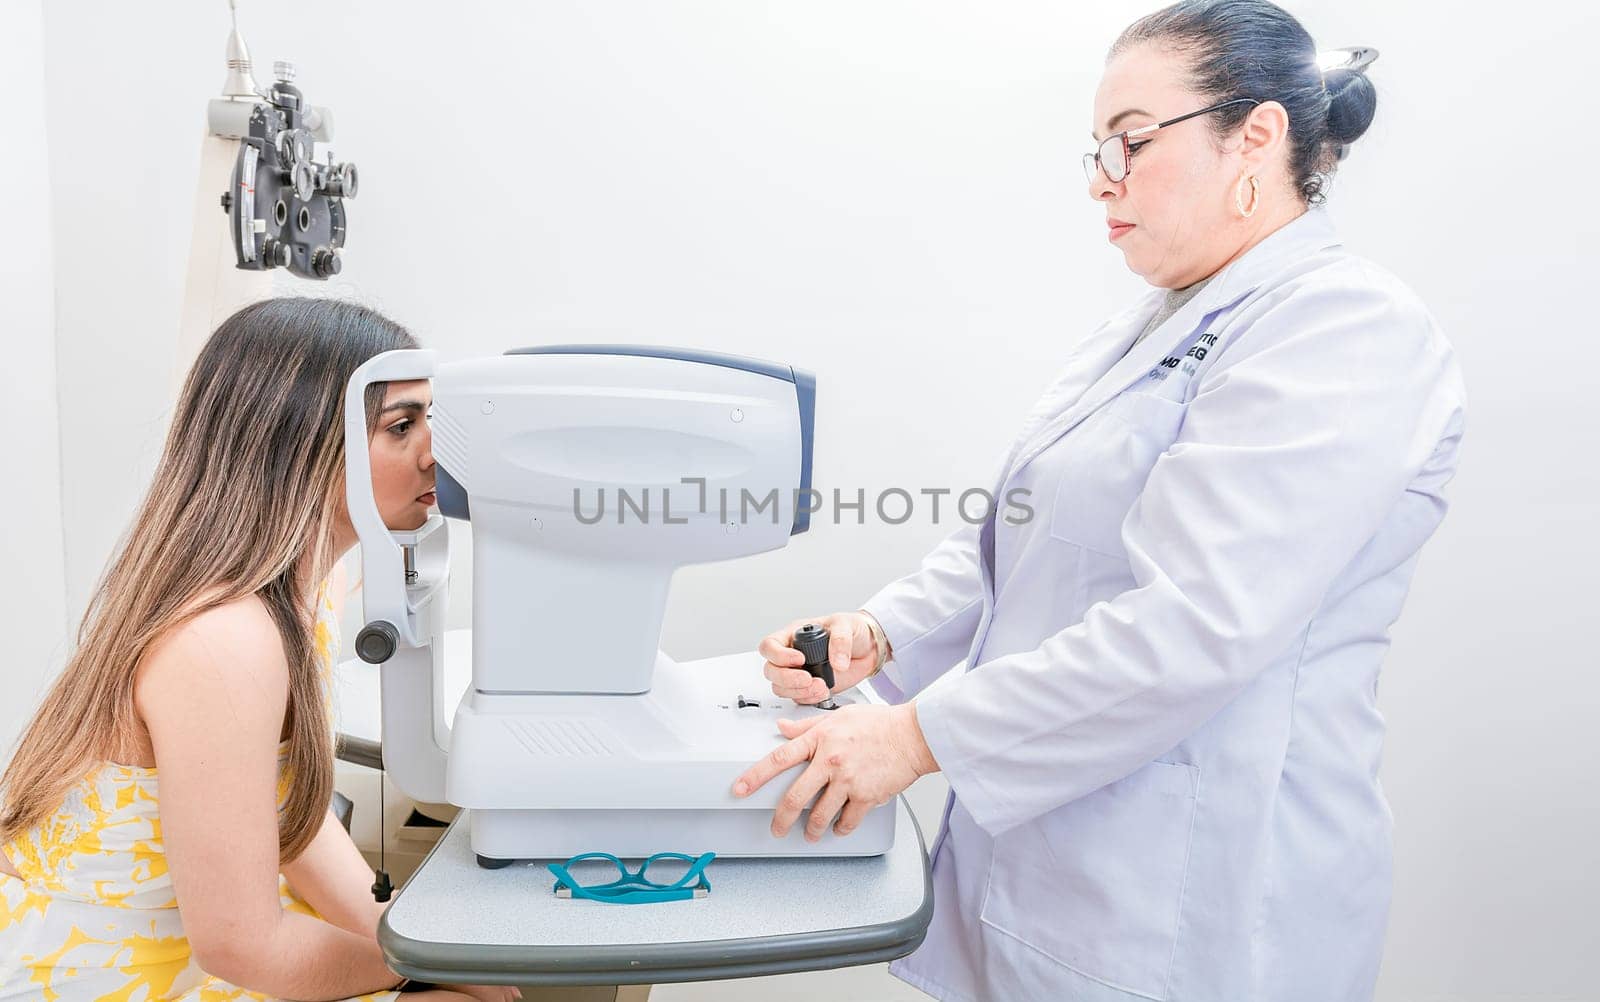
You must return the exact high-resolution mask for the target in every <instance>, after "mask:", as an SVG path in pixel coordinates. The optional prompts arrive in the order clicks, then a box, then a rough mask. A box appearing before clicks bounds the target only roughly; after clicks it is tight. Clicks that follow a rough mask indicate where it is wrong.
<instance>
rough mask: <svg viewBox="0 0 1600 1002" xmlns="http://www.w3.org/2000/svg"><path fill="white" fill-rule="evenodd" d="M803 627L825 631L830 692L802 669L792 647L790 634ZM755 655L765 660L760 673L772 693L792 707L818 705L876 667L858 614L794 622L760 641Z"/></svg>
mask: <svg viewBox="0 0 1600 1002" xmlns="http://www.w3.org/2000/svg"><path fill="white" fill-rule="evenodd" d="M807 623H815V624H816V625H817V626H820V627H822V628H824V629H826V630H827V631H828V664H829V665H831V666H832V667H833V688H832V690H831V691H830V690H829V688H828V685H827V683H825V682H824V681H823V680H822V679H820V678H815V677H813V676H812V675H811V673H810V672H807V671H806V669H805V663H806V656H805V655H804V654H802V653H800V652H799V651H797V650H795V649H794V648H793V647H791V646H789V645H790V644H792V643H794V632H795V631H796V630H798V629H800V628H801V627H802V626H805V625H806V624H807ZM756 652H757V653H758V654H760V655H761V656H762V657H764V658H766V659H767V663H766V664H765V665H764V666H763V667H762V669H761V670H762V673H763V674H765V675H766V677H767V681H768V682H771V683H772V693H773V695H775V696H779V697H781V698H783V699H792V700H794V701H795V702H796V703H820V702H822V701H823V700H824V699H827V698H828V697H829V696H831V695H832V694H833V693H835V692H843V691H844V690H846V689H849V688H851V687H853V686H855V685H857V684H859V683H860V682H861V680H862V679H864V678H866V677H867V675H868V674H869V673H871V671H872V666H873V665H874V664H876V663H877V657H878V652H877V648H876V646H875V645H874V644H873V641H872V633H871V632H870V631H869V630H868V629H867V616H866V613H862V612H836V613H834V614H833V615H831V616H818V617H813V618H811V619H797V620H795V621H794V622H792V623H790V624H789V625H788V626H785V627H784V628H783V629H781V630H779V631H777V632H776V633H770V634H768V635H767V636H765V637H763V638H762V639H761V643H760V645H759V646H758V647H757V648H756Z"/></svg>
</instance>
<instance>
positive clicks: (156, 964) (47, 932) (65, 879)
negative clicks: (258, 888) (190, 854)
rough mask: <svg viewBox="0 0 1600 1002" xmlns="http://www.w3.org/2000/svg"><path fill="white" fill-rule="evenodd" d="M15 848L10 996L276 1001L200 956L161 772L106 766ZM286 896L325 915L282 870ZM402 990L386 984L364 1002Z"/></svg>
mask: <svg viewBox="0 0 1600 1002" xmlns="http://www.w3.org/2000/svg"><path fill="white" fill-rule="evenodd" d="M317 605H318V615H317V624H316V643H317V652H318V665H319V666H320V668H321V669H322V676H323V685H324V692H325V693H326V694H327V696H328V698H329V699H331V698H332V691H333V664H334V660H335V658H336V657H337V654H338V650H339V641H338V625H337V620H336V619H335V617H334V610H333V603H332V600H331V596H330V595H329V593H328V590H327V587H326V586H324V588H323V589H322V590H321V591H320V592H319V593H318V597H317ZM330 706H331V703H330ZM330 716H331V714H330ZM288 748H289V746H288V742H283V743H281V744H279V746H278V809H279V810H280V811H281V810H282V809H283V807H284V805H285V803H287V801H288V794H289V788H290V785H291V781H292V775H291V774H290V771H289V770H288V769H287V767H286V764H287V758H288ZM4 848H5V854H6V855H7V856H8V857H9V858H10V860H11V862H12V864H13V865H14V866H15V868H16V870H17V871H18V872H19V873H20V874H22V879H20V880H19V879H17V878H16V877H13V876H11V875H9V874H7V873H3V872H0V1002H10V1000H13V999H30V1000H33V999H38V1000H44V1002H54V1000H63V1002H90V1000H91V999H92V1000H94V1002H234V1000H239V999H268V998H269V997H268V996H266V995H263V994H261V993H260V992H253V991H249V990H247V989H244V988H240V987H237V986H235V985H231V984H229V983H227V982H225V981H222V980H220V979H218V978H214V977H212V976H211V975H209V974H207V973H206V972H204V971H203V970H201V969H200V967H199V965H198V964H196V963H195V962H194V959H193V958H192V957H191V956H190V953H189V941H188V939H187V938H185V936H184V933H183V920H182V919H181V918H180V917H179V915H178V900H177V897H176V895H175V894H174V893H173V890H172V877H171V875H170V874H169V873H168V872H167V860H166V856H165V855H164V853H163V851H162V844H161V818H160V817H159V816H158V814H157V811H156V771H155V769H149V768H144V767H142V766H127V765H117V764H114V763H109V762H108V763H105V764H103V765H101V766H100V767H98V768H97V769H95V771H93V772H91V773H90V774H89V775H88V776H85V777H84V779H83V780H82V781H81V782H80V783H79V784H78V785H77V786H76V787H74V788H73V789H72V791H71V792H69V793H68V794H67V797H66V799H65V801H64V802H63V803H62V805H61V807H60V808H59V809H58V810H57V811H56V812H55V814H54V815H52V816H51V817H49V818H48V819H46V820H45V821H43V822H42V823H40V824H39V825H38V826H36V827H35V828H34V829H33V830H32V831H30V832H27V833H25V834H23V835H21V836H19V837H18V838H16V839H15V840H13V841H12V842H11V843H10V844H9V845H7V846H5V847H4ZM278 894H279V898H280V899H281V900H282V902H283V907H284V908H286V909H288V910H290V911H296V912H301V913H303V914H307V915H313V916H316V915H317V912H316V910H315V909H314V908H312V907H311V906H310V905H309V904H307V903H306V902H305V901H304V900H303V899H302V898H300V896H299V895H297V894H296V893H295V892H294V889H293V888H291V887H290V886H289V882H288V880H286V879H285V878H284V877H283V876H281V875H280V876H279V878H278ZM317 917H320V916H317ZM398 997H399V993H397V992H393V991H381V992H374V993H372V994H369V995H362V996H360V997H359V1002H391V1000H395V999H397V998H398ZM349 1002H358V1000H349Z"/></svg>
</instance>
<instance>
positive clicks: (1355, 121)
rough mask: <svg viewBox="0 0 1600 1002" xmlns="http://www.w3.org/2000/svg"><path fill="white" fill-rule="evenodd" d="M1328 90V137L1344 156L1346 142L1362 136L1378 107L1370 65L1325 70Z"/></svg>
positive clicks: (1324, 79)
mask: <svg viewBox="0 0 1600 1002" xmlns="http://www.w3.org/2000/svg"><path fill="white" fill-rule="evenodd" d="M1322 82H1323V85H1324V86H1325V87H1327V89H1328V140H1329V141H1330V142H1332V143H1334V144H1335V146H1336V147H1337V148H1338V154H1339V156H1340V157H1341V158H1342V157H1343V155H1344V149H1343V147H1345V146H1346V145H1348V144H1350V143H1353V142H1355V141H1356V140H1357V139H1360V138H1361V136H1362V135H1363V134H1364V133H1365V132H1366V131H1367V128H1368V126H1370V125H1372V117H1373V115H1374V114H1375V113H1376V112H1377V110H1378V89H1377V88H1376V87H1374V86H1373V85H1372V81H1371V80H1368V79H1367V74H1366V67H1365V66H1360V67H1349V66H1341V67H1338V68H1336V69H1331V70H1329V71H1328V72H1326V73H1324V74H1323V76H1322Z"/></svg>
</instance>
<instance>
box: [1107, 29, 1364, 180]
mask: <svg viewBox="0 0 1600 1002" xmlns="http://www.w3.org/2000/svg"><path fill="white" fill-rule="evenodd" d="M1142 42H1160V43H1166V44H1168V45H1171V46H1173V47H1175V48H1176V49H1177V50H1178V51H1179V52H1180V53H1182V54H1183V55H1184V56H1185V57H1186V58H1187V60H1188V63H1189V72H1190V75H1191V81H1192V86H1193V89H1194V90H1195V92H1196V93H1198V94H1201V95H1203V96H1204V97H1206V98H1207V99H1210V100H1213V101H1223V100H1227V99H1229V98H1235V97H1251V98H1255V99H1256V100H1258V101H1276V102H1278V103H1279V104H1281V105H1283V107H1284V110H1285V111H1287V112H1288V113H1289V171H1290V174H1291V176H1292V177H1293V180H1294V185H1295V188H1296V189H1297V190H1298V191H1299V192H1300V194H1301V196H1302V197H1304V198H1305V200H1306V201H1307V202H1308V203H1311V204H1316V203H1318V202H1321V201H1323V200H1324V198H1326V195H1327V184H1328V178H1329V176H1330V175H1331V174H1332V173H1333V169H1334V166H1335V165H1336V164H1337V163H1338V162H1339V161H1340V160H1343V159H1344V156H1345V153H1346V152H1347V150H1348V147H1349V145H1350V144H1351V143H1353V142H1355V141H1356V140H1357V139H1359V138H1361V135H1362V133H1364V132H1366V131H1367V127H1368V126H1369V125H1371V124H1372V116H1373V113H1374V111H1376V109H1377V106H1378V92H1377V89H1376V88H1374V87H1373V86H1372V81H1370V80H1368V79H1367V77H1366V74H1365V73H1364V72H1363V71H1361V70H1357V69H1348V68H1340V69H1333V70H1329V71H1328V72H1327V73H1326V74H1324V73H1322V72H1321V71H1320V70H1319V69H1318V67H1317V49H1316V45H1315V43H1313V42H1312V40H1311V36H1310V35H1309V34H1307V32H1306V29H1305V28H1304V27H1302V26H1301V24H1300V22H1299V21H1297V20H1295V17H1294V15H1292V14H1290V13H1289V12H1288V11H1286V10H1284V9H1283V8H1281V7H1279V6H1277V5H1276V4H1273V3H1270V2H1268V0H1183V2H1181V3H1175V4H1173V5H1172V6H1170V7H1166V8H1163V9H1162V10H1158V11H1156V12H1155V13H1154V14H1150V15H1148V16H1146V17H1143V18H1140V19H1139V20H1138V21H1135V22H1134V23H1133V24H1131V25H1129V26H1128V28H1127V30H1126V31H1124V32H1123V33H1122V35H1121V37H1119V38H1118V39H1117V41H1116V44H1115V45H1113V46H1112V47H1111V55H1113V56H1114V55H1116V54H1117V53H1119V52H1122V51H1123V50H1125V49H1128V48H1131V47H1132V46H1134V45H1136V44H1139V43H1142ZM1252 108H1253V106H1252V105H1243V104H1241V105H1235V106H1234V107H1232V108H1224V109H1223V110H1221V111H1218V112H1216V113H1215V114H1213V115H1211V116H1210V120H1211V122H1212V127H1213V129H1214V131H1215V132H1216V134H1217V136H1218V137H1219V138H1220V137H1222V136H1225V135H1227V134H1228V133H1229V132H1231V131H1233V130H1234V129H1236V128H1238V126H1239V124H1240V123H1242V122H1243V121H1244V120H1245V118H1246V116H1248V115H1249V114H1250V111H1251V109H1252Z"/></svg>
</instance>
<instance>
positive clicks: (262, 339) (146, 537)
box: [0, 299, 417, 861]
mask: <svg viewBox="0 0 1600 1002" xmlns="http://www.w3.org/2000/svg"><path fill="white" fill-rule="evenodd" d="M416 346H417V343H416V340H415V339H414V338H413V337H412V336H411V335H410V334H409V333H408V332H407V331H406V329H405V328H404V327H402V326H400V325H399V324H397V323H395V322H394V321H392V320H389V319H388V318H386V317H384V316H382V315H381V314H379V313H376V312H374V311H372V310H370V309H367V308H366V307H364V306H359V305H357V304H355V303H349V302H343V301H339V300H329V299H269V300H266V301H264V302H260V303H255V304H253V305H251V306H246V307H245V308H244V309H242V310H240V311H239V312H237V313H235V314H233V316H231V317H229V318H228V319H227V320H224V321H223V322H222V325H221V326H220V327H218V328H217V330H216V332H215V333H214V334H212V335H211V337H210V339H208V340H207V341H206V343H205V346H204V347H202V348H201V350H200V354H199V356H198V357H197V358H196V359H195V363H194V365H193V367H192V368H191V369H190V370H189V375H188V378H187V379H185V380H184V384H183V390H182V392H181V393H180V394H179V396H178V403H177V407H176V409H175V411H174V414H173V418H172V424H171V427H170V428H169V429H168V431H167V439H166V445H165V446H164V447H163V449H162V453H161V459H160V462H159V463H158V464H157V466H156V471H155V475H154V477H153V478H152V480H151V483H150V487H149V489H148V490H147V491H146V493H145V497H144V500H143V501H142V502H140V504H139V508H138V512H137V514H135V516H134V521H133V525H132V527H131V528H130V529H129V531H128V532H127V533H126V534H125V535H124V536H123V540H122V543H121V546H120V549H119V551H118V553H116V554H115V555H114V556H113V557H112V560H111V563H110V565H109V567H108V568H107V570H106V572H105V574H104V576H102V577H101V579H100V583H99V584H98V585H97V586H96V588H95V593H94V595H93V596H92V597H91V599H90V602H89V608H88V611H87V612H85V613H84V617H83V624H82V627H81V628H80V630H79V633H78V647H77V650H76V651H74V652H73V654H72V657H71V658H70V659H69V660H68V662H67V666H66V668H65V669H63V670H62V672H61V674H60V675H59V676H58V677H57V679H56V682H55V683H54V685H53V687H52V688H51V690H50V693H49V694H48V695H47V696H46V697H45V700H44V702H43V704H41V706H40V707H39V709H38V711H37V712H36V713H35V714H34V717H33V720H32V721H31V722H30V723H29V725H28V728H27V730H26V731H25V732H24V733H23V736H22V738H21V742H20V743H19V744H18V745H17V753H16V755H15V756H14V757H13V758H12V760H11V764H10V765H9V766H7V767H6V772H5V774H4V776H3V777H0V787H3V789H4V792H5V797H4V800H5V806H4V810H3V811H0V844H3V843H4V842H6V841H8V840H9V839H11V838H13V837H14V836H15V835H16V834H17V833H18V832H21V831H25V830H28V829H29V828H31V827H32V826H33V825H35V824H37V823H39V822H40V821H41V820H42V819H43V818H46V817H48V816H49V814H50V812H51V811H53V810H55V809H56V807H57V806H58V805H60V803H61V801H62V798H63V797H65V796H66V795H67V793H68V791H69V790H70V789H71V787H72V784H73V783H74V782H77V781H78V779H80V778H81V777H82V776H83V774H84V773H83V770H85V769H87V768H89V766H90V764H91V763H93V762H96V761H100V760H103V759H105V758H107V757H109V756H110V755H112V754H113V753H115V752H118V751H121V750H123V749H126V748H128V747H131V746H133V745H134V743H135V742H136V741H138V740H139V739H138V736H137V735H138V731H139V719H138V714H137V711H136V707H135V705H134V698H135V676H136V673H137V667H138V665H139V663H140V661H141V659H142V658H143V657H144V656H145V654H146V653H147V652H148V651H149V650H150V648H151V647H152V645H154V644H156V643H157V642H159V639H160V638H161V637H162V636H163V635H165V634H166V633H167V631H169V630H172V629H175V628H177V627H179V626H181V625H182V624H183V623H184V622H187V621H188V620H189V619H190V618H191V617H193V616H195V615H198V614H200V613H202V612H204V611H206V610H207V609H211V608H215V607H216V606H219V605H222V604H224V603H226V602H230V601H233V600H235V599H238V598H242V597H244V596H246V595H256V596H258V597H259V598H260V600H261V602H262V604H263V606H264V607H265V608H266V611H267V614H268V615H269V616H271V617H272V620H273V623H274V624H275V625H276V626H277V629H278V634H279V636H280V637H281V639H282V642H283V653H284V659H285V660H286V661H287V662H288V668H289V692H288V702H287V706H286V707H285V710H284V714H285V717H286V718H287V720H288V724H289V748H288V759H287V763H286V765H285V770H286V774H292V775H293V777H294V780H293V782H291V783H290V784H289V787H288V794H287V800H286V801H285V802H284V804H283V806H282V808H281V809H280V812H279V814H278V852H279V858H280V859H282V860H286V861H287V860H293V859H295V858H296V857H298V856H299V855H300V853H301V852H303V851H304V850H305V847H306V846H307V845H309V844H310V843H311V840H312V838H313V837H314V836H315V835H316V834H317V832H318V831H319V830H320V828H321V824H322V819H323V818H324V817H326V816H327V812H328V799H329V798H330V797H332V796H333V734H332V730H331V728H330V727H329V724H328V721H329V719H330V718H329V707H328V706H327V703H326V700H325V698H324V695H323V677H322V668H323V664H322V663H321V662H320V661H319V652H318V650H317V639H316V630H315V625H314V623H313V621H312V619H311V612H312V607H313V603H314V596H313V594H312V589H313V582H312V581H311V580H308V575H307V574H306V573H305V572H306V570H307V569H308V568H307V564H308V562H309V565H310V566H309V569H310V570H312V571H314V572H315V573H316V575H318V576H320V575H322V574H325V573H327V571H328V570H330V569H331V566H332V563H333V560H334V558H335V557H336V556H337V554H336V553H334V552H333V548H334V545H335V541H334V539H333V528H334V521H335V519H336V518H337V513H338V508H339V503H340V501H342V499H343V497H344V453H345V441H344V421H343V416H344V395H345V387H346V386H347V384H348V383H349V381H350V377H351V375H352V374H354V372H355V370H356V368H357V367H358V366H360V365H361V363H363V362H365V361H366V360H367V359H369V358H371V357H372V356H374V355H377V354H379V353H380V352H385V351H389V350H391V349H395V348H415V347H416ZM370 397H371V394H370V393H369V398H370ZM377 399H378V400H379V401H380V402H381V400H382V389H381V388H380V389H379V390H378V391H377ZM365 403H366V406H367V409H369V410H370V408H371V401H370V399H369V400H368V401H366V402H365ZM308 558H309V561H308Z"/></svg>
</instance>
